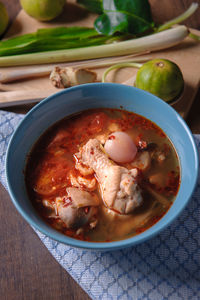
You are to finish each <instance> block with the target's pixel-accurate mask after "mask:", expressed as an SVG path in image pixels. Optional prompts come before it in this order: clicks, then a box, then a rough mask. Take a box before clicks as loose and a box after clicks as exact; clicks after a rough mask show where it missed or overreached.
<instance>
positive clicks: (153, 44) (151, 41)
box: [0, 25, 189, 67]
mask: <svg viewBox="0 0 200 300" xmlns="http://www.w3.org/2000/svg"><path fill="white" fill-rule="evenodd" d="M188 34H189V32H188V30H187V28H186V26H184V25H181V26H178V27H175V28H171V29H168V30H165V31H161V32H158V33H154V34H152V35H148V36H145V37H140V38H137V39H131V40H127V41H122V42H115V43H112V44H105V45H100V46H90V47H83V48H75V49H67V50H56V51H45V52H38V53H31V54H21V55H13V56H4V57H0V66H1V67H6V66H19V65H31V64H45V63H46V64H47V63H60V62H69V61H76V60H85V59H92V58H100V57H111V56H120V55H128V54H134V53H141V52H150V51H156V50H161V49H165V48H169V47H172V46H174V45H176V44H179V43H180V42H181V41H183V40H184V39H185V37H186V36H188Z"/></svg>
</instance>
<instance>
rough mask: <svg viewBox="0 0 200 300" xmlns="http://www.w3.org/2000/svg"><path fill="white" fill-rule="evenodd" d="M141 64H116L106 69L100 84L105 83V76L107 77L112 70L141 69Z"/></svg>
mask: <svg viewBox="0 0 200 300" xmlns="http://www.w3.org/2000/svg"><path fill="white" fill-rule="evenodd" d="M141 67H142V64H139V63H136V62H129V63H121V64H116V65H114V66H112V67H110V68H108V69H107V70H106V71H105V72H104V73H103V76H102V82H105V80H106V76H107V75H108V73H110V72H111V71H112V70H115V69H120V68H138V69H139V68H141Z"/></svg>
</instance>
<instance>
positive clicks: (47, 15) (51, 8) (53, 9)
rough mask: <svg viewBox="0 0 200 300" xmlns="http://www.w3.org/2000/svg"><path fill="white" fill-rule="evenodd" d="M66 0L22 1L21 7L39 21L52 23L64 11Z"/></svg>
mask: <svg viewBox="0 0 200 300" xmlns="http://www.w3.org/2000/svg"><path fill="white" fill-rule="evenodd" d="M65 2H66V0H20V3H21V6H22V7H23V9H24V10H25V12H26V13H27V14H28V15H30V16H31V17H33V18H35V19H37V20H39V21H50V20H52V19H54V18H56V17H57V16H58V15H59V14H60V13H61V12H62V10H63V7H64V5H65Z"/></svg>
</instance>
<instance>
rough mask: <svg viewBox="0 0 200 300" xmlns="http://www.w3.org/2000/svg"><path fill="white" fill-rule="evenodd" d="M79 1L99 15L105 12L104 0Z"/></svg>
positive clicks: (78, 1) (78, 0)
mask: <svg viewBox="0 0 200 300" xmlns="http://www.w3.org/2000/svg"><path fill="white" fill-rule="evenodd" d="M77 3H78V4H80V5H82V6H84V7H85V8H86V9H88V10H89V11H91V12H93V13H96V14H98V15H100V14H102V13H103V1H102V0H77Z"/></svg>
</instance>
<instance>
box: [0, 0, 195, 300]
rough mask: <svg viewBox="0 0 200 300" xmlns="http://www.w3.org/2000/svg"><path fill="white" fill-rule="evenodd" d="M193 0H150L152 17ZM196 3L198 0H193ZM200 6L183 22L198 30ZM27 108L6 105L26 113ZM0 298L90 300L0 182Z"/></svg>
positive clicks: (11, 9) (11, 3)
mask: <svg viewBox="0 0 200 300" xmlns="http://www.w3.org/2000/svg"><path fill="white" fill-rule="evenodd" d="M1 1H2V2H3V3H4V4H5V5H6V7H7V10H8V13H9V16H10V22H12V20H13V19H14V18H15V16H16V15H17V13H18V12H19V10H20V4H19V1H18V0H1ZM192 2H193V0H162V1H160V0H150V3H151V5H152V13H153V16H154V20H156V21H157V22H159V23H163V22H164V21H166V20H168V19H170V18H173V17H175V16H176V15H178V14H180V13H181V12H182V11H184V10H185V9H186V8H187V7H188V6H189V4H190V3H192ZM196 2H199V4H200V1H199V0H196ZM199 16H200V9H199V10H198V12H197V13H195V15H194V16H193V17H192V18H190V19H189V20H188V21H187V22H186V24H187V25H188V26H190V27H193V28H196V29H200V18H199ZM199 101H200V91H199V92H198V94H197V97H196V99H195V101H194V103H193V106H192V109H191V112H190V113H189V116H188V118H187V120H186V121H187V123H188V125H189V127H190V128H191V130H192V132H193V133H200V117H199V116H200V105H199ZM29 108H30V107H19V108H16V107H15V108H9V110H10V111H15V112H22V111H24V112H26V111H28V109H29ZM0 299H1V300H12V299H13V300H18V299H19V300H21V299H25V300H26V299H27V300H33V299H34V300H36V299H37V300H40V299H42V300H46V299H48V300H51V299H52V300H60V299H67V300H71V299H76V300H79V299H80V300H84V299H86V300H87V299H89V297H88V296H87V294H86V293H85V292H84V291H83V290H82V289H81V288H80V287H79V286H78V285H77V284H76V283H75V281H74V280H73V279H72V278H71V276H70V275H69V274H68V273H67V272H66V271H65V270H64V269H63V268H61V267H60V265H59V264H58V263H57V262H56V261H55V260H54V258H53V257H52V256H51V254H50V253H49V252H48V250H47V249H46V247H45V246H44V245H43V244H42V243H41V241H40V240H39V238H38V237H37V235H36V234H35V232H34V231H33V230H32V228H31V227H30V226H29V225H28V224H27V223H26V222H25V221H24V220H23V219H22V217H21V216H20V215H19V214H18V212H17V211H16V209H15V208H14V206H13V204H12V202H11V201H10V198H9V196H8V194H7V192H6V191H5V189H4V188H3V187H2V186H1V185H0Z"/></svg>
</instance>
